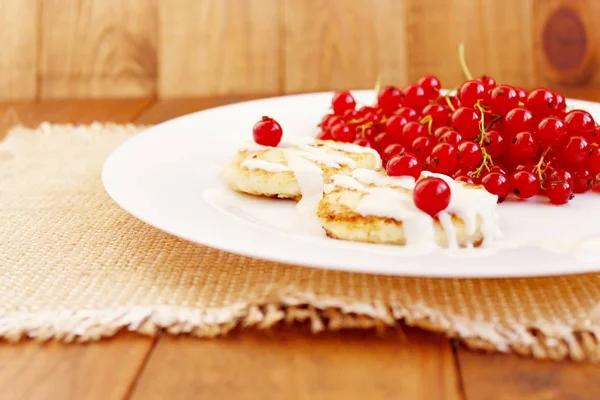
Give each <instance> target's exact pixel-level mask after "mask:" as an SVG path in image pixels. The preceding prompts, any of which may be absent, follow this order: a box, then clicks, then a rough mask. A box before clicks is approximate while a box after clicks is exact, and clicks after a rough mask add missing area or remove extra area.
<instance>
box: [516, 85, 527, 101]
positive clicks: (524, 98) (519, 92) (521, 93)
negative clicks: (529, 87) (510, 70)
mask: <svg viewBox="0 0 600 400" xmlns="http://www.w3.org/2000/svg"><path fill="white" fill-rule="evenodd" d="M515 90H516V91H517V97H518V98H519V101H520V102H521V103H523V104H525V101H527V92H526V91H525V89H522V88H520V87H515Z"/></svg>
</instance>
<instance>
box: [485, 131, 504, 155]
mask: <svg viewBox="0 0 600 400" xmlns="http://www.w3.org/2000/svg"><path fill="white" fill-rule="evenodd" d="M483 147H484V148H485V151H486V152H487V153H488V154H489V155H490V157H492V158H498V157H500V156H502V155H503V154H504V153H506V150H507V143H506V140H504V136H502V135H501V134H500V132H498V131H488V132H486V134H485V136H484V137H483Z"/></svg>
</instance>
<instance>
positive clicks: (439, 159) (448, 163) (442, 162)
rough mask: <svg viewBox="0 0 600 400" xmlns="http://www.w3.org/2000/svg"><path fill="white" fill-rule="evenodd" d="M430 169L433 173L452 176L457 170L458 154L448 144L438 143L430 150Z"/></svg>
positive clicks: (454, 148)
mask: <svg viewBox="0 0 600 400" xmlns="http://www.w3.org/2000/svg"><path fill="white" fill-rule="evenodd" d="M429 159H430V167H431V168H432V170H433V172H437V173H440V174H445V175H452V173H453V172H455V171H456V170H457V169H458V152H457V151H456V147H454V146H453V145H451V144H450V143H438V144H436V145H435V146H434V147H433V149H432V150H431V155H430V156H429Z"/></svg>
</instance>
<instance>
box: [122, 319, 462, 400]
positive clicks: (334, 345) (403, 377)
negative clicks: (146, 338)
mask: <svg viewBox="0 0 600 400" xmlns="http://www.w3.org/2000/svg"><path fill="white" fill-rule="evenodd" d="M457 379H458V378H457V375H456V371H455V367H454V362H453V359H452V352H451V349H450V346H449V343H448V341H447V340H446V339H443V338H441V337H439V336H435V335H433V334H425V333H421V332H413V331H410V332H408V333H407V335H406V336H405V337H403V338H399V337H397V336H395V335H394V336H392V337H385V338H377V337H375V336H374V334H373V333H372V332H345V333H330V334H319V335H316V336H312V335H310V334H307V333H304V334H303V333H299V332H298V331H297V330H296V331H280V330H277V331H276V332H273V334H272V335H271V336H267V335H266V334H260V333H249V332H242V333H240V334H238V335H236V336H231V337H228V338H222V339H217V340H190V339H186V338H174V337H162V338H161V339H160V341H159V342H158V343H157V345H156V347H155V349H154V351H153V352H152V355H151V356H150V359H149V360H148V363H147V365H146V368H145V369H144V373H143V374H142V376H141V378H140V380H139V382H138V383H137V385H136V388H135V390H134V392H133V396H132V399H135V400H137V399H164V398H212V399H223V400H225V399H232V400H233V399H235V400H245V399H261V400H267V399H282V398H290V399H291V398H293V399H298V400H301V399H307V400H308V399H310V400H319V399H348V400H351V399H364V398H368V399H370V400H378V399H398V398H403V399H422V400H429V399H436V400H437V399H445V400H450V399H460V398H461V395H460V393H459V389H458V381H457Z"/></svg>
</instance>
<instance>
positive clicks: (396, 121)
mask: <svg viewBox="0 0 600 400" xmlns="http://www.w3.org/2000/svg"><path fill="white" fill-rule="evenodd" d="M407 123H408V120H407V119H406V118H404V117H402V116H400V115H393V116H391V117H390V118H389V119H388V120H387V121H386V122H385V131H386V133H387V134H388V135H389V136H390V138H391V139H392V140H393V141H394V142H400V141H401V140H402V129H403V128H404V125H406V124H407Z"/></svg>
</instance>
